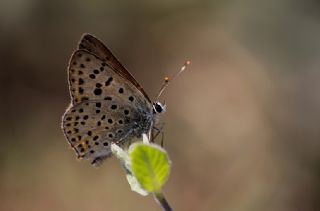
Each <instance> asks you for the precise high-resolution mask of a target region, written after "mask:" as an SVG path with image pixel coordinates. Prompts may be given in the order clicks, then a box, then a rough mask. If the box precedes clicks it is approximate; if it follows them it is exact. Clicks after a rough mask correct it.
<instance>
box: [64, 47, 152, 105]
mask: <svg viewBox="0 0 320 211" xmlns="http://www.w3.org/2000/svg"><path fill="white" fill-rule="evenodd" d="M68 70H69V71H68V74H69V89H70V95H71V98H72V104H73V105H74V104H76V103H80V102H82V101H86V100H103V99H107V98H108V97H110V96H111V95H119V96H121V98H123V99H124V100H128V99H129V98H130V99H131V97H135V98H137V99H138V100H139V101H141V102H142V103H143V104H151V103H150V101H149V100H148V99H147V98H146V97H145V95H144V94H143V93H142V92H140V90H139V89H137V87H136V86H134V84H132V83H131V81H129V80H127V79H126V78H124V77H122V76H121V75H119V74H118V72H115V71H114V70H113V69H112V68H110V67H109V66H107V64H106V63H105V62H104V61H102V60H101V59H100V58H98V57H97V56H96V55H94V54H92V53H91V52H88V51H87V50H77V51H75V52H74V53H73V55H72V57H71V59H70V62H69V67H68Z"/></svg>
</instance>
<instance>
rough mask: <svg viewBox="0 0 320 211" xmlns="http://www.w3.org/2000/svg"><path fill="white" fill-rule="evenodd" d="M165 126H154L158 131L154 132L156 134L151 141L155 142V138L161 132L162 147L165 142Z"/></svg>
mask: <svg viewBox="0 0 320 211" xmlns="http://www.w3.org/2000/svg"><path fill="white" fill-rule="evenodd" d="M163 127H164V124H162V125H161V127H160V128H157V127H153V128H152V129H153V130H155V131H156V133H155V134H154V136H152V139H151V140H152V141H151V142H152V143H154V140H155V139H156V138H157V137H158V135H159V134H161V142H160V145H161V147H163V143H164V132H163Z"/></svg>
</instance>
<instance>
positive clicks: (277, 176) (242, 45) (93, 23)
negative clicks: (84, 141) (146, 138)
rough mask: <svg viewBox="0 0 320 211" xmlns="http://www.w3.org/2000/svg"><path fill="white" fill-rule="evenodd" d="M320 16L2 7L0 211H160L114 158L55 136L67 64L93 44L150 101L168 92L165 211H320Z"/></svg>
mask: <svg viewBox="0 0 320 211" xmlns="http://www.w3.org/2000/svg"><path fill="white" fill-rule="evenodd" d="M319 14H320V4H319V3H318V1H316V0H314V1H312V0H306V1H299V0H282V1H277V0H269V1H254V0H239V1H235V0H227V1H196V0H187V1H183V0H180V1H179V0H176V1H168V0H163V1H148V0H144V1H129V0H128V1H102V0H92V1H80V0H71V1H65V0H54V1H44V0H28V1H27V0H2V1H1V2H0V64H1V65H0V102H1V103H0V108H1V109H0V112H1V113H0V114H1V121H0V128H1V129H0V135H1V136H0V144H1V147H0V197H1V200H0V210H5V211H16V210H17V211H21V210H27V211H28V210H32V211H33V210H48V211H50V210H68V211H69V210H78V211H80V210H81V211H88V210H90V211H105V210H121V211H122V210H123V211H126V210H139V211H140V210H160V209H159V208H158V207H157V205H156V204H155V203H154V202H153V199H152V197H141V196H139V195H137V194H136V193H133V192H131V191H130V189H129V186H128V184H127V182H126V179H125V176H124V174H123V171H122V169H121V167H120V165H119V162H118V160H116V159H115V158H112V159H110V160H108V161H107V162H106V163H105V164H104V165H103V166H102V167H101V168H99V169H95V168H93V167H91V166H90V165H89V164H88V163H87V162H79V161H77V160H76V159H75V155H74V153H73V151H72V150H71V149H70V148H69V147H68V145H67V143H66V141H65V138H64V137H63V135H62V132H61V130H60V118H61V115H62V113H63V112H64V109H65V108H66V106H67V105H68V103H69V94H68V87H67V78H66V67H67V63H68V59H69V57H70V55H71V53H72V51H73V49H74V48H75V46H76V44H77V42H78V40H79V38H80V36H81V34H82V33H84V32H90V33H93V34H95V35H96V36H98V37H99V38H100V39H101V40H103V41H104V42H105V43H106V44H107V46H108V47H109V48H110V49H112V51H113V52H114V53H115V55H116V56H117V57H118V58H119V59H120V60H121V61H122V63H123V64H124V65H125V66H126V67H127V68H128V69H129V70H130V71H131V72H132V74H133V75H134V76H135V77H136V79H137V80H138V81H139V82H140V83H141V84H142V85H143V86H144V88H145V90H146V92H147V93H148V94H149V96H150V97H151V98H154V96H155V95H156V93H157V91H158V89H159V87H160V85H161V83H162V80H163V77H164V76H165V75H170V74H172V73H173V72H175V71H176V70H178V68H179V67H180V66H181V65H182V64H183V62H184V61H185V60H186V59H190V60H191V61H192V65H191V66H190V69H189V70H188V71H186V72H185V73H184V74H183V75H182V76H181V77H180V78H178V80H176V81H175V82H174V83H173V84H171V86H170V87H169V88H168V90H167V92H166V94H165V99H166V103H167V106H168V112H167V113H166V115H165V116H164V121H165V122H166V128H165V147H166V149H167V150H168V152H169V154H170V157H171V160H172V162H173V168H172V174H171V176H170V179H169V181H168V183H167V184H166V186H165V188H164V192H165V193H166V195H167V197H168V199H169V201H170V202H171V204H172V206H173V207H174V208H175V210H184V211H185V210H208V211H211V210H216V211H218V210H219V211H232V210H237V211H241V210H243V211H244V210H245V211H249V210H257V211H264V210H266V211H267V210H272V211H296V210H297V211H298V210H303V211H313V210H314V211H315V210H320V203H319V198H320V182H319V181H320V180H319V179H320V157H319V155H320V142H319V141H320V140H319V138H320V130H319V129H320V128H319V127H320V126H319V122H320V95H319V89H320V83H319V82H320V69H319V67H320V60H319V56H320V42H319V37H320V15H319Z"/></svg>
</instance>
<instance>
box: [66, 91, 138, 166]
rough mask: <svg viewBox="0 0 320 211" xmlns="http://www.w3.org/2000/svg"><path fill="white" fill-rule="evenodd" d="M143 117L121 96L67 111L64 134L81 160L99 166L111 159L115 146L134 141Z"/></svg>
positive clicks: (81, 104)
mask: <svg viewBox="0 0 320 211" xmlns="http://www.w3.org/2000/svg"><path fill="white" fill-rule="evenodd" d="M141 118H143V116H141V113H139V112H138V110H137V109H136V108H135V106H134V104H133V103H132V102H130V101H129V100H128V101H126V102H124V101H123V99H122V98H121V97H120V96H113V97H112V99H109V100H102V101H100V100H92V101H83V102H81V103H79V104H77V105H75V106H71V107H70V108H68V109H67V111H66V113H65V114H64V116H63V123H62V124H63V130H64V133H65V135H66V137H67V139H68V141H69V143H70V145H71V147H72V148H73V149H74V150H75V152H76V154H77V155H78V157H79V158H86V159H88V160H90V161H91V163H92V164H97V163H99V162H100V161H102V160H103V159H104V158H106V157H109V156H110V155H111V149H110V145H111V143H112V142H114V143H118V144H119V145H122V144H124V143H125V142H126V141H128V140H130V139H132V138H133V137H132V136H133V129H134V127H135V120H137V119H141Z"/></svg>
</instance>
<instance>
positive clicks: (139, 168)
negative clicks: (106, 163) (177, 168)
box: [129, 143, 171, 193]
mask: <svg viewBox="0 0 320 211" xmlns="http://www.w3.org/2000/svg"><path fill="white" fill-rule="evenodd" d="M129 156H130V158H131V169H132V173H133V175H134V176H135V177H136V179H137V180H138V182H139V183H140V185H141V187H142V188H143V189H145V190H146V191H148V192H156V193H157V192H160V191H161V188H162V186H163V185H164V184H165V182H166V181H167V179H168V176H169V173H170V165H171V162H170V160H169V158H168V155H167V153H166V151H164V150H163V149H162V148H160V147H159V146H158V145H156V144H145V143H135V144H132V145H131V147H130V149H129Z"/></svg>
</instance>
